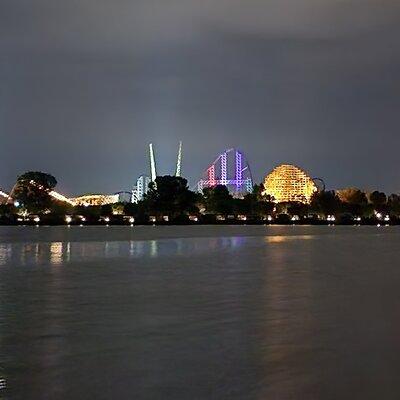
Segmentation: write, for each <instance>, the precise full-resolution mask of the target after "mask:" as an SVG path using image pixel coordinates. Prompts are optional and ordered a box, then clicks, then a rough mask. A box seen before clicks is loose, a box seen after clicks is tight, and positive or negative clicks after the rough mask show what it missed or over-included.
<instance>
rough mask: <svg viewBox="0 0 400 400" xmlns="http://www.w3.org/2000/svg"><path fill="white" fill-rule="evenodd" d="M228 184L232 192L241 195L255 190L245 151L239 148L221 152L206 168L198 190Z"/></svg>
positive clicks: (198, 184) (237, 195)
mask: <svg viewBox="0 0 400 400" xmlns="http://www.w3.org/2000/svg"><path fill="white" fill-rule="evenodd" d="M217 185H224V186H226V187H227V188H228V189H229V191H230V193H231V194H233V195H234V196H236V197H241V196H243V195H245V194H246V193H251V192H252V190H253V177H252V175H251V170H250V166H249V164H248V163H247V161H246V159H245V157H244V155H243V153H242V152H241V151H239V150H237V149H228V150H225V151H224V152H223V153H221V154H220V155H219V156H218V157H217V158H216V159H215V161H214V162H213V163H212V164H211V165H210V166H209V167H208V168H207V169H206V171H205V172H204V174H203V177H202V178H201V179H200V180H199V181H198V183H197V190H198V191H199V192H201V191H202V190H203V189H204V188H212V187H215V186H217Z"/></svg>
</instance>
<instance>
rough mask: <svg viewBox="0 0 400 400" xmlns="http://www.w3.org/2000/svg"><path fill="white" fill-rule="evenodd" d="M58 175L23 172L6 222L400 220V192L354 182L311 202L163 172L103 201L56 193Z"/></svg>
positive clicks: (3, 211)
mask: <svg viewBox="0 0 400 400" xmlns="http://www.w3.org/2000/svg"><path fill="white" fill-rule="evenodd" d="M56 185H57V180H56V179H55V178H54V177H53V176H52V175H49V174H45V173H42V172H27V173H25V174H23V175H21V176H19V177H18V179H17V182H16V185H15V186H14V189H13V191H12V200H13V201H12V202H9V204H2V205H0V222H2V223H16V222H18V221H19V220H21V219H22V220H24V219H29V218H30V216H32V215H35V216H39V217H40V218H41V220H43V221H47V222H48V223H63V222H64V223H65V217H66V216H68V218H69V221H72V222H74V221H75V222H77V223H78V222H79V221H81V222H82V221H85V222H87V223H98V222H99V221H114V222H118V221H119V222H121V223H122V222H124V221H126V220H127V218H129V221H133V220H134V221H135V222H136V223H148V222H149V221H152V222H169V223H187V222H190V221H193V222H194V221H196V222H199V221H200V222H205V223H213V222H216V221H237V220H242V221H243V220H245V221H248V222H251V221H253V222H255V223H257V222H260V223H261V222H272V221H274V222H277V223H297V222H306V223H324V221H326V220H328V221H336V222H338V223H354V222H360V221H363V222H371V223H376V222H377V221H378V222H379V220H382V221H389V220H390V221H392V222H393V223H395V222H398V220H399V218H400V196H399V195H397V194H391V195H389V196H387V195H386V194H385V193H383V192H380V191H373V192H371V193H365V192H363V191H361V190H360V189H356V188H348V189H343V190H337V191H319V192H316V193H315V194H314V195H313V197H312V199H311V202H310V204H303V203H300V202H287V203H275V202H274V199H273V198H271V197H269V196H265V195H264V194H263V191H264V188H263V185H255V186H254V189H253V192H252V193H248V194H246V195H244V196H243V197H242V198H235V197H233V196H232V195H231V194H230V192H229V191H228V189H227V188H226V187H225V186H220V185H218V186H215V187H213V188H206V189H204V190H203V192H202V193H196V192H193V191H191V190H190V189H189V187H188V182H187V180H186V179H185V178H181V177H175V176H168V175H167V176H159V177H157V179H156V181H155V182H152V183H150V186H149V190H148V193H147V194H146V195H145V197H144V199H143V200H142V201H139V202H138V203H136V204H133V203H116V204H107V205H103V206H88V207H86V206H75V207H74V206H72V205H70V204H68V203H66V202H63V201H59V200H57V199H54V198H53V197H52V196H51V195H50V192H51V191H52V190H53V189H54V188H55V187H56Z"/></svg>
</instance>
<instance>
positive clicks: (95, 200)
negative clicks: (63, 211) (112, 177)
mask: <svg viewBox="0 0 400 400" xmlns="http://www.w3.org/2000/svg"><path fill="white" fill-rule="evenodd" d="M69 200H70V201H71V202H72V203H73V204H74V205H75V206H104V205H106V204H114V203H118V201H119V195H118V194H116V195H114V194H112V195H109V194H87V195H83V196H79V197H74V198H71V199H69Z"/></svg>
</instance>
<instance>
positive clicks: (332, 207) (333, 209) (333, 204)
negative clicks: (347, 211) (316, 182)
mask: <svg viewBox="0 0 400 400" xmlns="http://www.w3.org/2000/svg"><path fill="white" fill-rule="evenodd" d="M310 209H311V211H312V212H314V213H316V214H318V215H321V216H324V217H327V216H328V215H336V214H338V213H339V212H340V211H341V210H342V203H341V201H340V199H339V197H338V196H337V195H336V193H335V192H334V191H333V190H332V191H330V190H329V191H325V190H324V191H321V192H315V193H314V194H313V196H312V198H311V203H310Z"/></svg>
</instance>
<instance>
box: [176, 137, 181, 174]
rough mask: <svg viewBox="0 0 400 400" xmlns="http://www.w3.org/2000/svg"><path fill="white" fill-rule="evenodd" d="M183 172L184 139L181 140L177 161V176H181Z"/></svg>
mask: <svg viewBox="0 0 400 400" xmlns="http://www.w3.org/2000/svg"><path fill="white" fill-rule="evenodd" d="M181 174H182V141H180V142H179V150H178V160H177V162H176V169H175V176H178V177H180V176H181Z"/></svg>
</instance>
